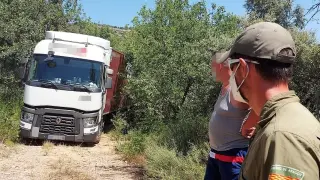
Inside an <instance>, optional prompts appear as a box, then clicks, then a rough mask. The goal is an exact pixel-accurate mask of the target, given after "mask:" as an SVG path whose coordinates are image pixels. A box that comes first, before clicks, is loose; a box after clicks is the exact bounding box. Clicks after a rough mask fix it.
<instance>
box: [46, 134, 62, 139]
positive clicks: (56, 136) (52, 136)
mask: <svg viewBox="0 0 320 180" xmlns="http://www.w3.org/2000/svg"><path fill="white" fill-rule="evenodd" d="M48 139H51V140H65V137H64V136H59V135H48Z"/></svg>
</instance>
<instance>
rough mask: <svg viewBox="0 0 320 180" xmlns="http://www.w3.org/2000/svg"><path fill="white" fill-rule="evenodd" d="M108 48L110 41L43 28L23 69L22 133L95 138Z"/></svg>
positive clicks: (68, 138)
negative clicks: (44, 33)
mask: <svg viewBox="0 0 320 180" xmlns="http://www.w3.org/2000/svg"><path fill="white" fill-rule="evenodd" d="M111 53H112V48H111V47H110V41H108V40H105V39H102V38H99V37H94V36H89V35H83V34H75V33H68V32H58V31H47V32H46V37H45V39H44V40H42V41H40V42H39V43H38V44H37V45H36V47H35V48H34V52H33V57H32V58H31V59H29V61H28V64H27V68H26V71H25V76H24V77H25V78H24V99H23V102H24V105H23V107H22V113H21V121H20V136H21V137H22V138H31V139H49V140H62V141H73V142H88V143H98V142H99V140H100V135H101V132H102V129H103V118H102V116H103V108H104V107H105V99H106V92H107V91H106V89H107V88H111V84H110V83H111V79H110V78H108V74H111V73H112V70H111V69H109V67H110V61H111Z"/></svg>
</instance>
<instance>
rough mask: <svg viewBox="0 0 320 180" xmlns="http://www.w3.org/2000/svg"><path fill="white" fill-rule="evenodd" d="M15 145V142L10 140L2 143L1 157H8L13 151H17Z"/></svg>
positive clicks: (0, 145)
mask: <svg viewBox="0 0 320 180" xmlns="http://www.w3.org/2000/svg"><path fill="white" fill-rule="evenodd" d="M15 145H16V144H15V143H13V142H12V141H9V140H7V141H4V143H3V144H0V158H8V157H9V156H10V154H11V153H12V152H14V151H16V146H15Z"/></svg>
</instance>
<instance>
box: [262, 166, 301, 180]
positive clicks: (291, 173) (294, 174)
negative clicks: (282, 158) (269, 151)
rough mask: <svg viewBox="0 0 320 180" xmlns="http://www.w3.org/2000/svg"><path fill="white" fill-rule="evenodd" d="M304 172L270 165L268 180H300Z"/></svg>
mask: <svg viewBox="0 0 320 180" xmlns="http://www.w3.org/2000/svg"><path fill="white" fill-rule="evenodd" d="M303 177H304V172H302V171H299V170H297V169H295V168H291V167H287V166H283V165H272V166H271V169H270V173H269V178H268V179H269V180H302V179H303Z"/></svg>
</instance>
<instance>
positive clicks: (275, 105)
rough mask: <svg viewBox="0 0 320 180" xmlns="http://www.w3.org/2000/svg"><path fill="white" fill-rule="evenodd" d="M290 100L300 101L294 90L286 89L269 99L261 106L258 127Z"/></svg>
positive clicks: (268, 120)
mask: <svg viewBox="0 0 320 180" xmlns="http://www.w3.org/2000/svg"><path fill="white" fill-rule="evenodd" d="M292 102H300V99H299V97H298V96H297V95H296V93H295V91H288V92H284V93H280V94H278V95H276V96H273V97H272V98H271V99H269V100H268V101H267V102H266V103H265V104H264V106H263V108H262V110H261V113H260V119H261V120H260V121H259V122H258V128H259V129H260V128H263V127H264V126H265V125H266V124H267V123H268V122H270V121H271V119H272V118H273V117H274V115H275V114H276V112H277V111H278V110H279V109H280V108H281V107H283V106H284V105H286V104H288V103H292Z"/></svg>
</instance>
